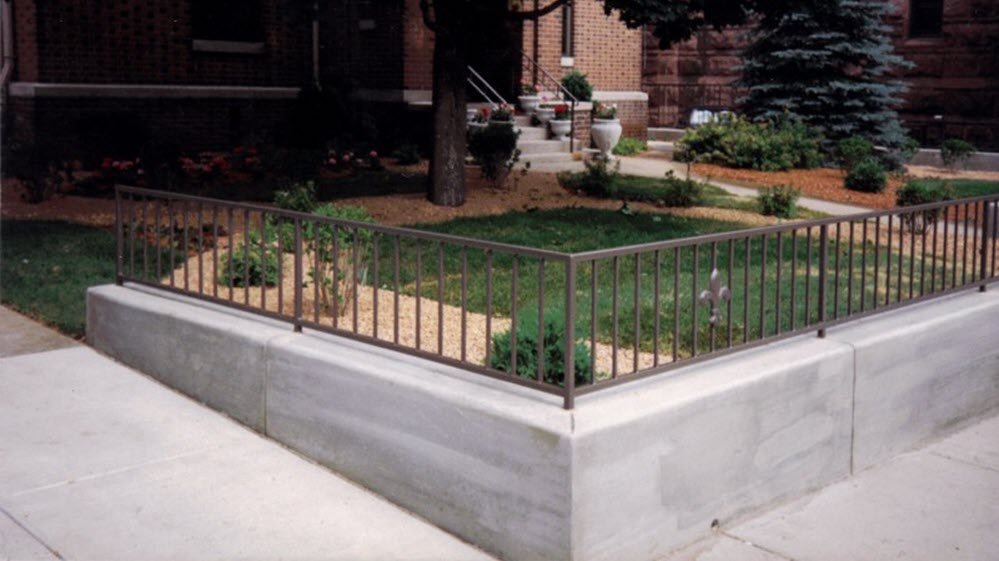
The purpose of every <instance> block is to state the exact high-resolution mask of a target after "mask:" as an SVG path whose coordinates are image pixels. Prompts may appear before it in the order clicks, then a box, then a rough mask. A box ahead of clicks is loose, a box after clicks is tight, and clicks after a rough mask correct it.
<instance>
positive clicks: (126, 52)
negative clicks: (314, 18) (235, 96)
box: [16, 0, 312, 86]
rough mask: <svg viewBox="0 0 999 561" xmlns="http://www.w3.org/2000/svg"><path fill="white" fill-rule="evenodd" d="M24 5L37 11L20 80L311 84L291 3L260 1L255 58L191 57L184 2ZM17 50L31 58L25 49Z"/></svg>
mask: <svg viewBox="0 0 999 561" xmlns="http://www.w3.org/2000/svg"><path fill="white" fill-rule="evenodd" d="M30 5H34V6H37V8H36V9H37V15H36V17H37V24H36V26H35V29H36V30H37V41H36V43H35V44H36V47H35V48H37V76H35V77H33V76H31V72H30V69H31V65H29V64H26V65H24V66H22V67H21V68H20V69H19V75H18V79H19V80H30V81H35V80H38V81H45V82H76V83H102V84H106V83H124V84H137V83H145V84H150V83H153V84H225V85H253V86H300V85H302V84H304V83H307V82H308V80H309V79H310V76H311V48H312V47H311V44H312V39H311V23H310V20H309V17H308V14H307V13H305V12H303V10H302V9H301V8H300V7H298V6H301V5H302V4H301V3H296V2H292V1H291V0H261V7H262V9H261V12H262V18H263V28H264V30H265V35H264V44H265V46H264V52H263V53H259V54H226V53H208V52H196V51H195V50H194V49H193V48H192V43H191V40H192V39H193V37H192V26H191V14H190V9H189V6H190V3H189V2H176V1H173V0H45V1H44V2H30V1H29V2H27V3H20V2H19V3H18V6H17V8H16V9H18V10H19V11H21V12H29V11H30V9H31V8H30V7H28V6H30ZM23 29H25V27H22V26H21V22H19V27H18V32H19V33H21V32H22V31H23ZM18 48H19V50H21V49H24V52H25V56H30V53H31V47H29V46H24V45H21V44H19V45H18Z"/></svg>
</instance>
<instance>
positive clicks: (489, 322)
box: [486, 249, 493, 366]
mask: <svg viewBox="0 0 999 561" xmlns="http://www.w3.org/2000/svg"><path fill="white" fill-rule="evenodd" d="M492 336H493V250H491V249H487V250H486V366H491V365H492V347H493V339H492Z"/></svg>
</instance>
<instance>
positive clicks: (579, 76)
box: [562, 70, 593, 101]
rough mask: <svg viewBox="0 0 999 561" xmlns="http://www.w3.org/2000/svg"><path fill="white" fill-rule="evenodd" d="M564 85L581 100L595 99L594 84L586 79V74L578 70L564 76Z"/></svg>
mask: <svg viewBox="0 0 999 561" xmlns="http://www.w3.org/2000/svg"><path fill="white" fill-rule="evenodd" d="M562 87H563V88H565V89H566V90H567V91H568V92H569V93H570V94H572V95H573V96H574V97H575V98H576V99H577V100H579V101H590V100H591V99H593V86H592V85H591V84H590V81H589V80H587V79H586V74H583V73H582V72H580V71H578V70H573V71H572V72H570V73H568V74H566V75H565V77H563V78H562Z"/></svg>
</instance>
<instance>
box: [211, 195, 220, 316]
mask: <svg viewBox="0 0 999 561" xmlns="http://www.w3.org/2000/svg"><path fill="white" fill-rule="evenodd" d="M218 278H219V207H218V205H212V281H211V282H212V296H214V297H215V298H218V297H219V282H218Z"/></svg>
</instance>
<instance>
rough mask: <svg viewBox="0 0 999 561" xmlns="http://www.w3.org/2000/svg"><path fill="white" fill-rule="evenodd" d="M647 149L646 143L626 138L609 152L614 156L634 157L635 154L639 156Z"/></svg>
mask: <svg viewBox="0 0 999 561" xmlns="http://www.w3.org/2000/svg"><path fill="white" fill-rule="evenodd" d="M648 149H649V143H648V142H645V141H644V140H642V139H641V138H634V137H631V136H626V137H624V138H622V139H621V141H620V142H618V143H617V146H615V147H614V149H613V150H611V152H613V153H614V155H615V156H634V155H635V154H641V153H642V152H645V151H646V150H648Z"/></svg>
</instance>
